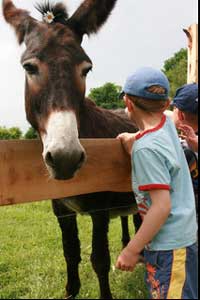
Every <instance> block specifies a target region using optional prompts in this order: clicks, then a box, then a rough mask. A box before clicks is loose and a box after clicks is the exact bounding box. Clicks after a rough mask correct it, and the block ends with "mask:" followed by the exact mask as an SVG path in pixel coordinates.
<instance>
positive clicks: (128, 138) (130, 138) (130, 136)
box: [117, 132, 138, 155]
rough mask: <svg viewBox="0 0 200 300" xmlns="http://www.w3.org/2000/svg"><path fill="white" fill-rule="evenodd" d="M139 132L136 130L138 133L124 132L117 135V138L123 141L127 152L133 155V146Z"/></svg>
mask: <svg viewBox="0 0 200 300" xmlns="http://www.w3.org/2000/svg"><path fill="white" fill-rule="evenodd" d="M137 134H138V132H136V133H127V132H124V133H121V134H119V135H118V136H117V139H118V140H120V141H121V143H122V145H123V147H124V149H125V150H126V152H127V153H128V154H129V155H131V151H132V147H133V144H134V142H135V137H136V135H137Z"/></svg>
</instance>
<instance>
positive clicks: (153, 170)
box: [116, 68, 197, 299]
mask: <svg viewBox="0 0 200 300" xmlns="http://www.w3.org/2000/svg"><path fill="white" fill-rule="evenodd" d="M123 93H124V101H125V104H126V107H127V109H128V114H129V118H130V119H132V120H134V121H135V122H136V124H137V126H138V128H139V133H137V134H127V133H125V134H121V135H119V136H118V139H120V140H121V142H122V144H123V145H124V147H125V149H126V151H127V152H128V153H130V154H131V161H132V185H133V191H134V193H135V196H136V200H137V203H138V208H139V212H140V214H141V216H142V218H143V223H142V225H141V227H140V229H139V230H138V231H137V233H136V234H135V236H134V238H133V239H132V240H131V241H130V242H129V244H128V245H127V247H126V248H125V249H124V250H123V251H122V253H121V254H120V255H119V257H118V259H117V262H116V267H117V268H119V269H121V270H124V271H133V270H134V268H135V265H136V263H137V261H138V258H139V253H140V251H141V250H142V249H143V248H144V247H145V251H144V259H145V264H146V283H147V287H148V290H149V294H150V298H152V299H197V223H196V215H195V201H194V193H193V188H192V182H191V177H190V173H189V169H188V165H187V162H186V159H185V156H184V153H183V150H182V147H181V144H180V142H179V138H178V135H177V132H176V128H175V126H174V124H173V123H172V121H171V120H170V119H169V118H167V117H166V116H165V115H164V111H165V110H166V108H167V107H168V105H169V99H168V95H169V82H168V80H167V78H166V76H165V75H164V74H163V73H162V72H160V71H157V70H154V69H152V68H142V69H139V70H138V71H136V72H135V74H133V75H131V76H130V77H129V78H128V79H127V81H126V84H125V87H124V89H123ZM133 143H134V144H133ZM132 145H133V146H132Z"/></svg>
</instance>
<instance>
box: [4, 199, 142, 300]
mask: <svg viewBox="0 0 200 300" xmlns="http://www.w3.org/2000/svg"><path fill="white" fill-rule="evenodd" d="M129 222H130V223H131V220H129ZM78 227H79V237H80V240H81V256H82V262H81V264H80V268H79V270H80V278H81V283H82V287H81V290H80V293H79V295H78V296H77V299H98V297H99V287H98V282H97V279H96V275H95V273H94V271H93V269H92V267H91V264H90V253H91V220H90V218H89V217H86V216H79V217H78ZM130 227H131V228H132V227H133V226H132V224H130ZM116 233H117V234H116ZM118 233H119V234H118ZM132 233H133V231H132ZM120 240H121V226H120V219H119V218H117V219H113V220H111V223H110V231H109V241H110V253H111V260H112V267H111V272H110V285H111V289H112V292H113V297H114V298H116V299H147V292H146V289H145V285H144V280H143V277H144V267H143V266H142V265H138V266H137V267H136V269H135V271H134V272H133V273H124V272H120V271H119V270H115V269H114V268H113V266H114V264H115V261H116V258H117V256H118V254H119V253H120V250H121V242H120ZM65 284H66V265H65V260H64V257H63V250H62V242H61V232H60V229H59V226H58V224H57V220H56V218H55V216H54V215H53V212H52V209H51V202H50V201H45V202H40V203H34V204H25V205H17V206H12V207H0V299H63V298H64V294H65V290H64V287H65Z"/></svg>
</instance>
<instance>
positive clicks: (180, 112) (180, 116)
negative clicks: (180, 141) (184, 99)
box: [178, 109, 185, 121]
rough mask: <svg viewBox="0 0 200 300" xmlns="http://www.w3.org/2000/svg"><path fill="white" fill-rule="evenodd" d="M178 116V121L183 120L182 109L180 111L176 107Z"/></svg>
mask: <svg viewBox="0 0 200 300" xmlns="http://www.w3.org/2000/svg"><path fill="white" fill-rule="evenodd" d="M178 118H179V120H180V121H184V120H185V115H184V113H183V112H182V111H180V110H179V109H178Z"/></svg>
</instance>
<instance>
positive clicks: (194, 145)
mask: <svg viewBox="0 0 200 300" xmlns="http://www.w3.org/2000/svg"><path fill="white" fill-rule="evenodd" d="M178 129H180V130H181V131H182V133H181V134H180V137H181V138H183V139H185V140H186V141H187V143H188V146H189V147H190V148H191V149H192V150H193V151H195V152H197V151H198V136H197V135H196V134H195V132H194V130H193V128H192V127H191V126H188V125H179V127H178Z"/></svg>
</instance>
